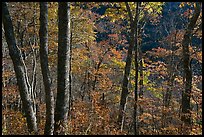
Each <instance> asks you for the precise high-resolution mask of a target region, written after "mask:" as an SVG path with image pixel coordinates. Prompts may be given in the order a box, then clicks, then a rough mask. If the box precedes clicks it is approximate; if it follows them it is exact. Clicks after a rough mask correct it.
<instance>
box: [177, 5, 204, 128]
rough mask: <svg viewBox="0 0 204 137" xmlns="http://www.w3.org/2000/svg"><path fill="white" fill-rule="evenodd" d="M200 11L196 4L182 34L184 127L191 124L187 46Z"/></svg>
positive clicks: (188, 54) (190, 81) (190, 80)
mask: <svg viewBox="0 0 204 137" xmlns="http://www.w3.org/2000/svg"><path fill="white" fill-rule="evenodd" d="M200 11H201V7H200V3H198V2H196V6H195V11H194V13H193V16H192V18H191V19H190V23H189V25H188V27H187V29H186V32H185V34H184V38H183V41H182V47H183V51H182V52H183V68H184V76H183V82H184V91H183V92H182V113H183V114H184V115H182V117H181V120H182V121H184V123H185V124H186V125H190V124H191V118H190V96H191V95H190V94H191V88H192V70H191V64H190V53H189V46H190V43H191V35H192V31H193V29H194V27H195V25H196V21H197V20H198V17H199V15H200Z"/></svg>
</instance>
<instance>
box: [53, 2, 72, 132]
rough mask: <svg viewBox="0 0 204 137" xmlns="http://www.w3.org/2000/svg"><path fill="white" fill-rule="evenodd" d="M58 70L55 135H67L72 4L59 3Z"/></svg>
mask: <svg viewBox="0 0 204 137" xmlns="http://www.w3.org/2000/svg"><path fill="white" fill-rule="evenodd" d="M58 4H59V6H58V17H59V23H58V28H59V31H58V68H57V74H58V75H57V100H56V108H55V124H54V134H55V135H57V134H62V135H65V134H67V124H68V123H67V115H68V110H69V94H70V91H69V89H70V86H69V84H70V83H69V75H70V74H69V73H70V72H69V71H70V36H71V33H70V3H69V2H59V3H58Z"/></svg>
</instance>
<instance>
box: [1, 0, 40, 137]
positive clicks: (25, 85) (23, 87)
mask: <svg viewBox="0 0 204 137" xmlns="http://www.w3.org/2000/svg"><path fill="white" fill-rule="evenodd" d="M2 11H3V12H2V17H3V25H4V30H5V37H6V41H7V44H8V48H9V55H10V57H11V59H12V62H13V66H14V71H15V75H16V78H17V84H18V88H19V92H20V97H21V99H22V104H23V110H24V111H25V115H26V121H27V126H28V130H29V132H30V133H31V134H38V129H37V120H36V116H35V113H34V110H33V102H32V99H31V86H30V84H29V81H28V75H27V69H26V66H25V63H24V61H23V57H22V53H21V51H20V49H19V48H18V47H17V44H16V40H15V36H14V31H13V24H12V20H11V17H10V14H9V11H8V8H7V4H6V3H5V2H3V3H2Z"/></svg>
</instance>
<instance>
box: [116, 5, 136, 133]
mask: <svg viewBox="0 0 204 137" xmlns="http://www.w3.org/2000/svg"><path fill="white" fill-rule="evenodd" d="M125 4H126V8H127V11H128V15H129V18H130V27H131V31H130V41H129V47H128V53H127V58H126V64H125V73H124V77H123V84H122V92H121V98H120V106H119V114H118V126H119V128H121V130H122V128H123V125H124V111H125V104H126V100H127V96H128V83H129V75H130V70H131V63H132V52H133V48H134V45H135V32H136V28H137V15H138V14H136V15H135V18H134V19H133V16H132V12H131V9H130V6H129V4H128V3H127V2H126V3H125ZM136 11H137V9H136Z"/></svg>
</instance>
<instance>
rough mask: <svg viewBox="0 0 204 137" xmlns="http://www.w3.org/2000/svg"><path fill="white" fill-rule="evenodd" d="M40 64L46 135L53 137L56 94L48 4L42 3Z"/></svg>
mask: <svg viewBox="0 0 204 137" xmlns="http://www.w3.org/2000/svg"><path fill="white" fill-rule="evenodd" d="M39 36H40V63H41V70H42V75H43V83H44V87H45V94H46V95H45V98H46V99H45V100H46V123H45V130H44V134H45V135H52V134H53V130H54V93H53V91H52V90H51V78H50V70H49V65H48V3H47V2H40V30H39Z"/></svg>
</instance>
